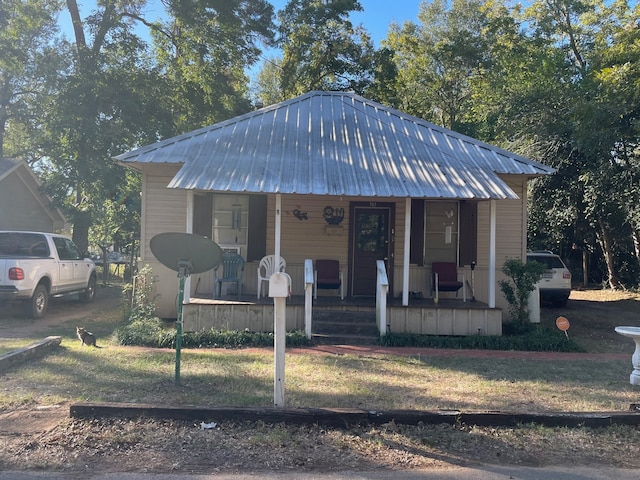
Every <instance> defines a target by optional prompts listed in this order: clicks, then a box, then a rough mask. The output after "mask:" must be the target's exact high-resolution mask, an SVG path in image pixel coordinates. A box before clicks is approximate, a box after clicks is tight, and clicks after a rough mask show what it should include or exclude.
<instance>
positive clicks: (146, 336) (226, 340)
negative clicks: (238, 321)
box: [116, 318, 309, 348]
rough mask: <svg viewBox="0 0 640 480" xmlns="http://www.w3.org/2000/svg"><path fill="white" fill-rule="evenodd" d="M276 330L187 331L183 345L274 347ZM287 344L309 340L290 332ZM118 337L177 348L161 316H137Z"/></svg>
mask: <svg viewBox="0 0 640 480" xmlns="http://www.w3.org/2000/svg"><path fill="white" fill-rule="evenodd" d="M273 338H274V337H273V333H271V332H249V331H247V330H245V331H236V330H216V329H211V330H208V331H202V332H186V333H184V334H183V335H182V347H183V348H242V347H271V346H273ZM285 338H286V345H287V347H301V346H305V345H308V344H309V341H308V340H307V337H306V336H305V335H304V332H301V331H292V332H287V333H286V337H285ZM116 340H117V342H118V343H119V344H120V345H138V346H144V347H156V348H175V345H176V330H175V328H174V326H173V324H172V325H170V326H169V325H167V324H166V323H165V322H163V321H162V320H160V319H158V318H154V319H147V320H135V321H133V322H131V323H128V324H127V325H123V326H122V327H119V328H118V329H117V330H116Z"/></svg>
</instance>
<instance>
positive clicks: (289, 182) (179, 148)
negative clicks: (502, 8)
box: [116, 91, 554, 199]
mask: <svg viewBox="0 0 640 480" xmlns="http://www.w3.org/2000/svg"><path fill="white" fill-rule="evenodd" d="M116 160H118V161H119V162H121V163H122V164H125V165H131V166H134V165H135V164H147V163H153V164H167V163H180V164H182V167H181V168H180V170H179V171H178V173H177V174H176V175H175V177H174V178H173V179H172V181H171V182H170V183H169V187H170V188H183V189H198V190H212V191H219V192H253V193H260V192H262V193H298V194H314V195H345V196H375V197H413V198H422V197H424V198H477V199H490V198H493V199H505V198H514V199H515V198H518V196H517V195H516V194H515V193H514V192H513V190H512V189H511V188H510V187H509V186H508V185H507V184H506V183H505V182H504V181H503V180H502V179H501V178H500V176H499V175H500V174H520V175H527V176H538V175H545V174H550V173H553V172H554V170H553V169H552V168H549V167H547V166H545V165H542V164H540V163H537V162H534V161H532V160H529V159H527V158H525V157H522V156H520V155H517V154H514V153H511V152H508V151H506V150H503V149H501V148H498V147H495V146H492V145H489V144H487V143H484V142H481V141H479V140H475V139H473V138H471V137H468V136H465V135H462V134H459V133H456V132H453V131H451V130H448V129H446V128H442V127H439V126H437V125H434V124H432V123H429V122H426V121H424V120H421V119H419V118H416V117H413V116H411V115H407V114H405V113H402V112H400V111H398V110H394V109H392V108H389V107H385V106H383V105H381V104H379V103H376V102H373V101H370V100H367V99H365V98H363V97H361V96H358V95H355V94H352V93H345V92H318V91H313V92H309V93H307V94H305V95H302V96H299V97H296V98H294V99H291V100H287V101H285V102H281V103H278V104H275V105H271V106H269V107H265V108H262V109H260V110H256V111H253V112H250V113H247V114H245V115H241V116H239V117H236V118H233V119H230V120H227V121H224V122H221V123H217V124H215V125H212V126H209V127H205V128H201V129H199V130H195V131H193V132H189V133H185V134H183V135H179V136H177V137H174V138H170V139H167V140H164V141H161V142H158V143H155V144H152V145H148V146H146V147H142V148H139V149H137V150H134V151H131V152H128V153H124V154H122V155H119V156H117V157H116Z"/></svg>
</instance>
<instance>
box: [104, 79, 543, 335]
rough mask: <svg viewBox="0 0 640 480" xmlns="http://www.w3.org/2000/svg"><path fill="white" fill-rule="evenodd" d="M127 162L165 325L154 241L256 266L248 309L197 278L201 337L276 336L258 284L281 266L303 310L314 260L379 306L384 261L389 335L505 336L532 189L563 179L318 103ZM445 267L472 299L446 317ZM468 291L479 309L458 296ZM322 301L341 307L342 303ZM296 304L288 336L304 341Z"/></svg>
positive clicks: (298, 103)
mask: <svg viewBox="0 0 640 480" xmlns="http://www.w3.org/2000/svg"><path fill="white" fill-rule="evenodd" d="M116 160H117V161H118V162H120V163H121V164H122V165H125V166H127V167H130V168H134V169H136V170H138V171H140V172H141V174H142V199H143V200H142V226H141V262H142V264H148V265H150V266H151V268H152V270H153V272H154V273H155V275H157V278H158V283H157V286H156V288H157V293H159V297H158V301H157V305H158V312H159V315H160V316H163V317H174V318H175V316H176V295H177V288H178V287H177V284H178V281H177V279H176V273H175V272H173V271H171V270H168V269H166V268H165V267H163V266H162V265H161V264H159V263H158V261H157V260H156V259H155V258H154V256H153V254H152V252H151V250H150V248H149V242H150V239H151V238H152V237H153V236H154V235H156V234H159V233H163V232H168V231H176V232H189V233H195V234H200V235H203V236H206V237H209V238H211V239H212V240H213V241H215V242H216V243H217V244H218V245H220V246H221V247H222V248H223V249H225V250H231V251H237V252H238V253H240V254H241V255H242V256H243V258H244V259H245V260H246V267H245V273H244V279H243V286H244V288H243V294H244V297H243V298H242V299H234V297H233V296H231V295H230V296H228V297H225V299H223V300H224V302H222V301H217V300H213V299H212V296H213V283H212V282H213V276H212V272H207V273H205V274H199V275H193V276H191V277H189V278H188V282H187V284H186V287H185V290H186V291H185V299H186V300H185V301H186V303H187V305H185V310H184V313H185V316H186V317H188V318H189V319H190V320H189V322H190V325H192V326H193V328H206V327H209V326H229V327H233V328H234V329H235V328H242V327H245V328H250V329H254V330H270V329H271V328H272V326H273V323H272V317H270V316H269V315H270V313H266V314H265V313H264V312H265V310H264V308H263V303H264V302H262V301H257V300H256V297H257V296H256V292H257V275H256V271H257V266H258V262H259V261H260V259H261V258H262V257H263V256H264V255H266V254H273V253H277V254H278V255H281V256H282V257H283V258H285V259H286V264H287V265H286V271H287V273H288V274H289V275H290V276H291V278H292V295H293V297H292V298H295V297H297V296H302V295H304V294H305V289H306V286H307V281H305V278H307V279H308V277H306V276H305V260H307V259H309V260H312V261H314V260H316V259H335V260H338V261H339V263H340V267H341V270H342V273H343V279H344V289H345V291H344V294H345V296H346V297H347V299H358V298H360V299H363V301H364V300H365V299H367V298H372V297H374V296H375V295H376V292H377V285H376V282H377V280H376V278H377V266H378V265H379V264H378V263H377V260H383V261H384V269H385V272H384V273H386V276H387V278H388V287H389V293H388V297H389V299H391V300H393V302H391V303H390V305H391V307H389V308H393V312H392V313H391V314H390V315H389V318H390V320H389V327H390V328H391V330H392V331H396V332H398V331H406V332H417V333H438V334H477V333H478V332H479V331H481V333H484V334H501V325H502V320H503V318H502V317H503V309H504V307H506V306H507V305H506V303H505V300H504V299H503V298H502V295H501V294H500V292H499V291H498V289H497V281H498V279H499V278H500V275H501V272H500V271H501V268H502V265H503V263H504V261H505V260H506V259H509V258H525V254H526V224H527V218H526V193H527V181H528V180H529V179H530V178H533V177H536V176H540V175H547V174H551V173H553V171H554V170H553V169H551V168H549V167H547V166H544V165H542V164H540V163H537V162H534V161H531V160H529V159H527V158H524V157H522V156H519V155H516V154H514V153H511V152H508V151H505V150H503V149H501V148H498V147H495V146H492V145H489V144H486V143H483V142H481V141H478V140H475V139H473V138H470V137H467V136H465V135H461V134H458V133H456V132H453V131H451V130H448V129H445V128H442V127H439V126H436V125H434V124H431V123H429V122H426V121H424V120H421V119H418V118H415V117H413V116H410V115H407V114H404V113H402V112H400V111H397V110H394V109H392V108H388V107H386V106H383V105H381V104H378V103H376V102H373V101H370V100H368V99H365V98H363V97H361V96H358V95H355V94H352V93H345V92H319V91H313V92H309V93H307V94H304V95H301V96H299V97H296V98H294V99H291V100H288V101H285V102H281V103H279V104H275V105H272V106H269V107H266V108H262V109H260V110H256V111H253V112H250V113H247V114H245V115H241V116H239V117H236V118H233V119H230V120H227V121H224V122H221V123H218V124H216V125H212V126H209V127H205V128H201V129H199V130H195V131H193V132H189V133H185V134H183V135H180V136H177V137H174V138H170V139H167V140H164V141H161V142H158V143H155V144H153V145H148V146H145V147H142V148H139V149H137V150H134V151H131V152H128V153H124V154H122V155H119V156H118V157H116ZM437 261H446V262H454V263H455V265H456V267H457V272H458V275H459V277H460V279H462V277H463V276H464V277H465V280H464V284H465V286H464V287H463V288H462V290H461V291H460V292H462V293H460V292H457V293H453V292H452V293H442V297H443V298H445V297H446V298H447V299H451V300H452V301H454V300H455V301H456V305H455V308H454V307H452V308H451V309H450V310H449V309H447V308H448V307H447V308H445V304H444V302H440V304H437V303H435V302H434V301H433V298H434V293H433V291H432V285H433V277H432V272H431V265H432V263H433V262H437ZM472 265H474V266H475V269H474V270H473V271H472V270H471V266H472ZM470 278H473V281H474V284H473V285H470V284H469V279H470ZM469 287H473V299H474V300H476V301H477V303H474V304H472V303H471V302H468V301H467V302H464V301H463V300H464V299H461V298H460V297H462V296H463V294H464V295H465V296H466V295H468V296H471V289H470V288H469ZM438 295H439V294H438ZM251 296H252V298H253V301H251V299H250V298H249V297H251ZM318 296H319V300H320V299H321V298H325V297H326V298H329V297H330V298H332V299H333V298H336V300H337V301H338V302H339V301H340V299H339V298H337V297H336V291H335V290H334V291H331V290H327V291H319V292H318ZM222 303H225V305H227V307H225V308H226V309H225V308H223V306H222ZM266 303H267V304H268V302H266ZM318 303H319V302H318V300H316V304H318ZM418 303H422V305H421V306H420V309H419V310H412V306H413V305H415V304H418ZM291 304H292V305H291V309H290V310H288V311H289V313H290V315H289V316H288V318H287V327H288V328H300V327H301V324H302V323H303V322H304V319H303V314H302V313H301V311H300V310H296V308H295V302H293V300H292V301H291ZM314 308H315V307H314ZM478 309H479V310H478ZM302 310H303V309H302ZM207 312H208V313H207ZM203 319H205V320H206V321H204V320H203ZM185 329H188V327H187V320H186V319H185Z"/></svg>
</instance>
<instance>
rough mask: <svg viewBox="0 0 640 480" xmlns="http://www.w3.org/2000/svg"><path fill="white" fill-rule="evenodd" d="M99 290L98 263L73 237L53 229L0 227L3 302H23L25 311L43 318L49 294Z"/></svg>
mask: <svg viewBox="0 0 640 480" xmlns="http://www.w3.org/2000/svg"><path fill="white" fill-rule="evenodd" d="M95 293H96V267H95V264H94V263H93V260H91V259H90V258H88V256H85V255H83V254H81V252H80V250H78V247H76V245H75V243H73V242H72V241H71V240H70V239H68V238H66V237H64V236H62V235H56V234H53V233H42V232H17V231H0V304H2V303H8V302H15V301H20V302H23V305H24V307H25V308H24V310H25V314H26V315H28V316H30V317H32V318H41V317H42V316H43V315H44V314H45V312H46V310H47V306H48V304H49V297H51V296H61V295H69V294H79V295H80V300H82V301H85V302H90V301H91V300H93V297H94V296H95Z"/></svg>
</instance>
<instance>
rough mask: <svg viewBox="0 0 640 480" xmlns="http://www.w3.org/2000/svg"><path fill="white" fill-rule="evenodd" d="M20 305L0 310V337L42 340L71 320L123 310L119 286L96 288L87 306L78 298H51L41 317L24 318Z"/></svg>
mask: <svg viewBox="0 0 640 480" xmlns="http://www.w3.org/2000/svg"><path fill="white" fill-rule="evenodd" d="M21 307H22V306H21V305H19V304H12V305H4V306H1V307H0V338H3V337H4V338H23V337H26V338H34V337H39V336H42V337H45V336H47V335H50V334H52V332H56V331H57V330H59V329H60V328H61V327H63V326H65V325H68V324H70V322H72V321H73V320H82V321H83V322H84V321H86V319H88V318H91V317H92V316H94V317H98V316H99V315H100V313H101V312H104V311H106V310H113V309H114V308H121V307H122V285H118V284H108V285H106V286H105V285H98V288H97V291H96V296H95V298H94V300H93V301H92V302H90V303H84V302H81V301H79V299H78V296H77V295H71V296H68V297H60V298H50V299H49V307H48V309H47V312H46V314H45V316H44V317H43V318H40V319H37V320H34V319H31V318H27V317H25V315H24V313H23V312H22V308H21Z"/></svg>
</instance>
